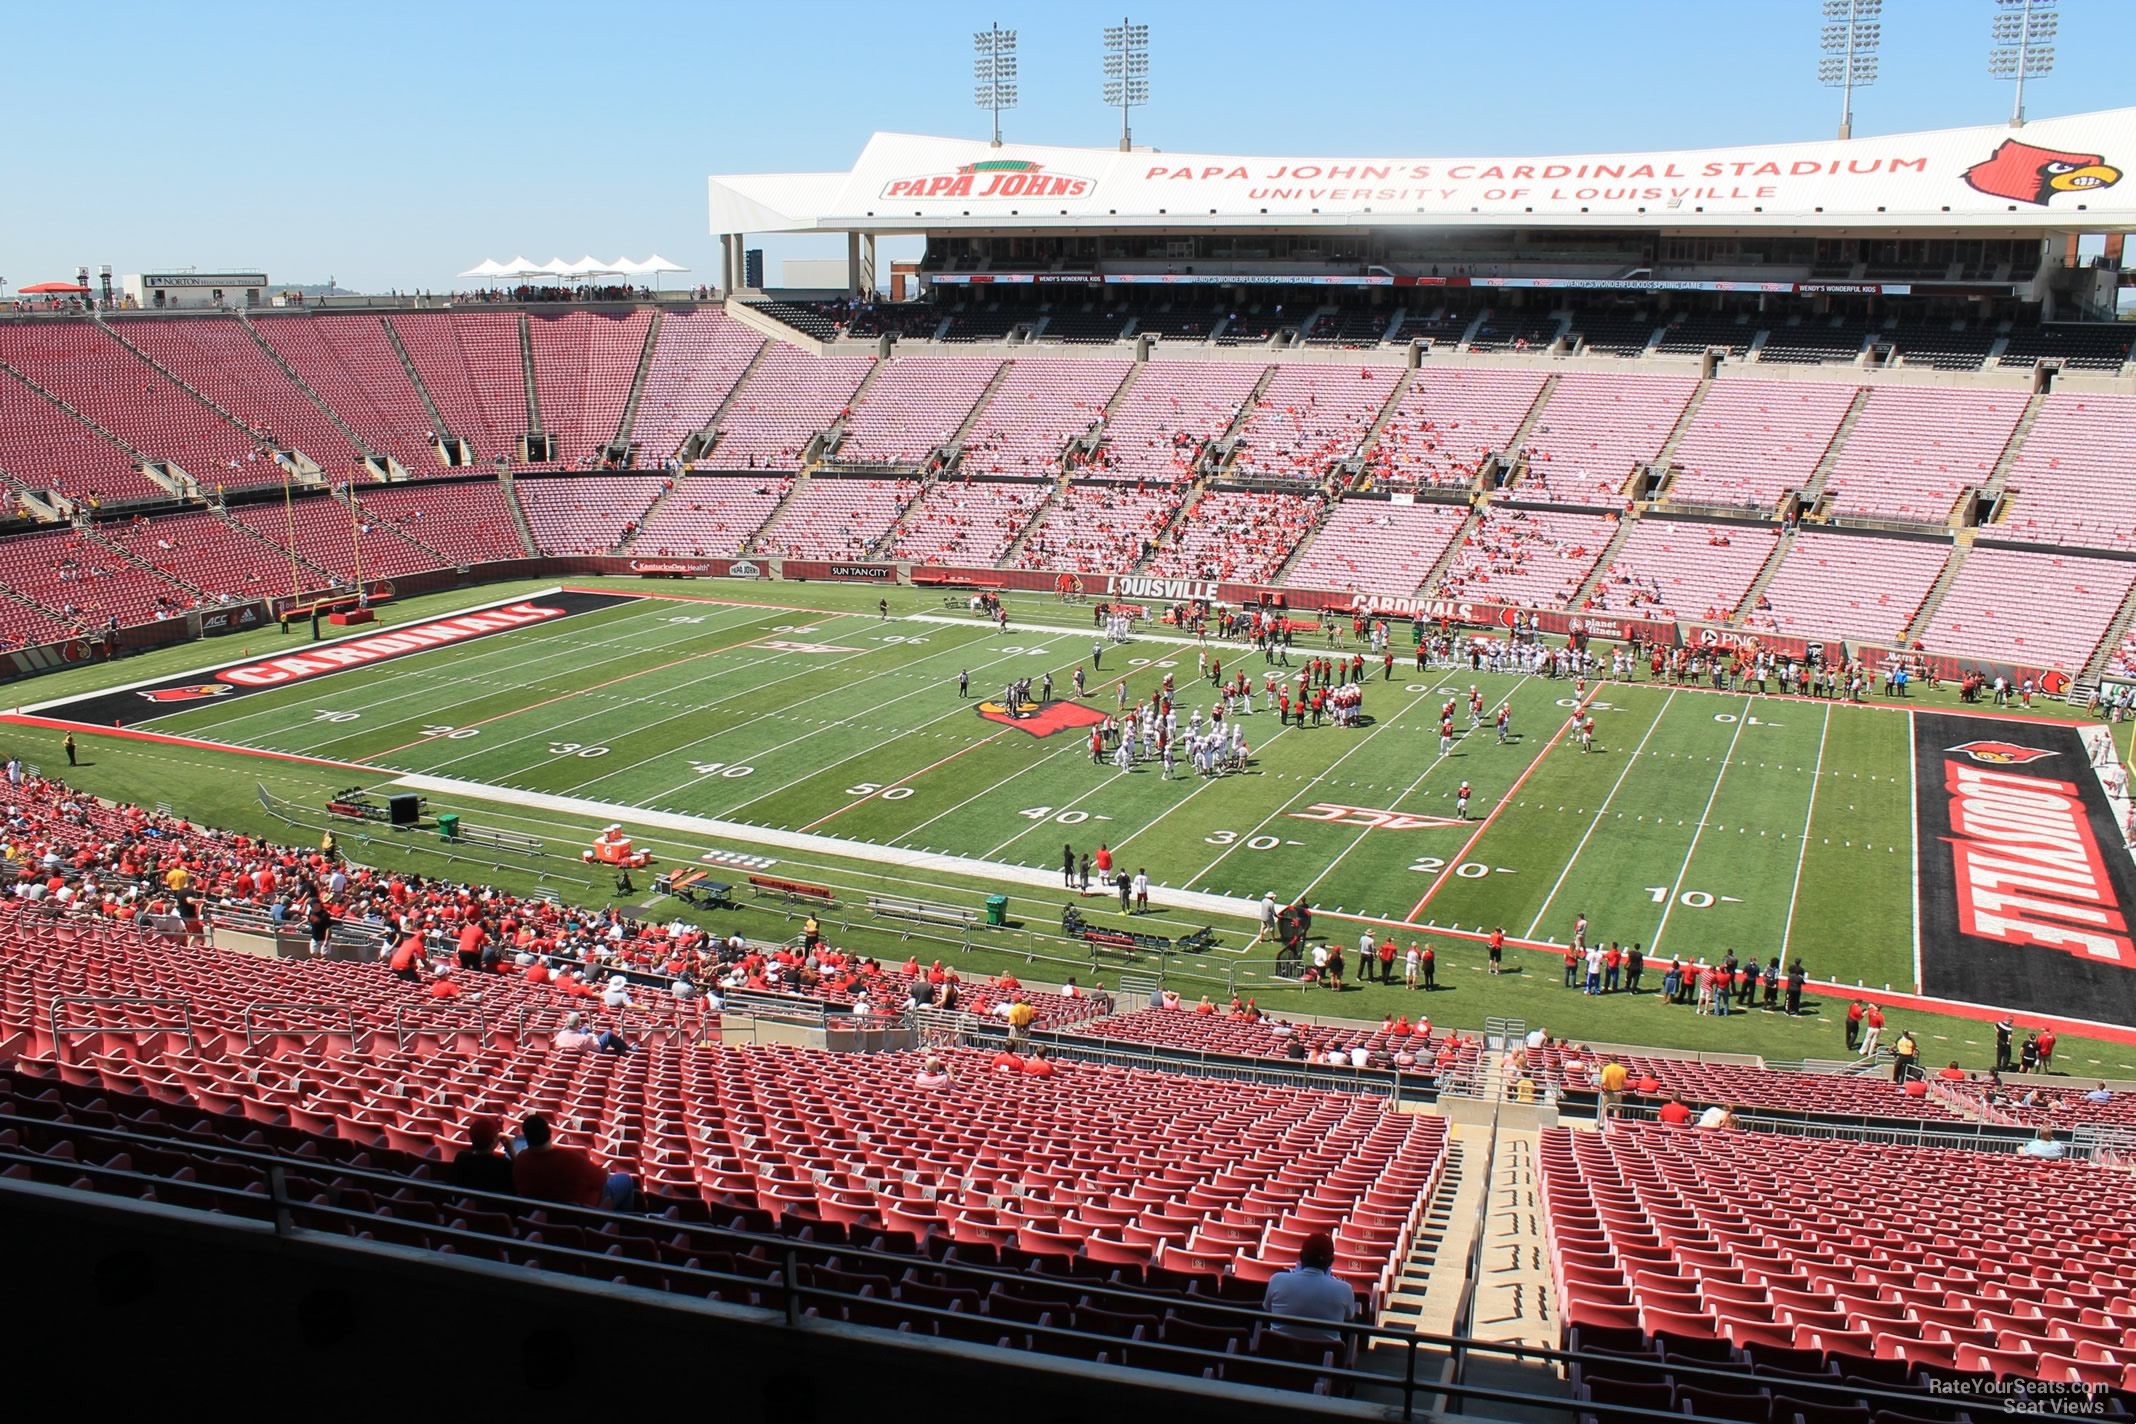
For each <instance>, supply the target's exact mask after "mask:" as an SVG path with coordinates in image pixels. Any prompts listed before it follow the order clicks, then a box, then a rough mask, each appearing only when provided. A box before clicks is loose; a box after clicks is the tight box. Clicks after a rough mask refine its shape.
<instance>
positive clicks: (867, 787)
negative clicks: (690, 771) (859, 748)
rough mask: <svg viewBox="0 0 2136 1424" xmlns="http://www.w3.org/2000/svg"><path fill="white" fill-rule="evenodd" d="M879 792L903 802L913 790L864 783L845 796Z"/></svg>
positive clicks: (850, 787) (848, 789) (879, 783)
mask: <svg viewBox="0 0 2136 1424" xmlns="http://www.w3.org/2000/svg"><path fill="white" fill-rule="evenodd" d="M713 765H714V766H717V765H719V763H718V762H714V763H713ZM748 769H749V768H747V767H743V768H742V770H743V771H747V770H748ZM730 774H731V773H730ZM878 792H880V793H881V796H882V799H883V800H885V801H902V800H904V799H905V798H906V797H908V796H910V795H911V794H912V788H911V787H909V786H893V787H891V788H890V789H889V790H888V791H884V790H883V784H882V783H881V782H880V781H863V782H860V783H858V784H857V785H853V786H848V787H847V788H846V789H845V794H846V795H848V796H874V795H876V794H877V793H878Z"/></svg>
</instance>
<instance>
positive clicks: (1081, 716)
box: [977, 701, 1105, 737]
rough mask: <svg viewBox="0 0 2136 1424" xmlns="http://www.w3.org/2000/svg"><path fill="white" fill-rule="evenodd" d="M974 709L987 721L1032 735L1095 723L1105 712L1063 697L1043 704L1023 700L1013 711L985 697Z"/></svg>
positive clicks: (1046, 735) (1040, 735)
mask: <svg viewBox="0 0 2136 1424" xmlns="http://www.w3.org/2000/svg"><path fill="white" fill-rule="evenodd" d="M977 711H978V713H979V715H980V716H982V717H984V718H986V720H987V721H989V722H999V723H1001V724H1002V725H1003V726H1005V727H1014V728H1015V729H1016V730H1017V731H1019V732H1029V733H1030V734H1031V735H1032V736H1034V737H1050V736H1052V735H1053V734H1054V733H1055V732H1070V731H1075V730H1077V729H1079V728H1083V727H1095V726H1097V725H1098V723H1100V722H1102V721H1104V720H1105V714H1104V713H1103V712H1100V711H1099V710H1098V709H1097V708H1095V707H1085V706H1084V705H1083V704H1082V703H1080V702H1066V701H1056V702H1048V703H1046V704H1045V705H1044V706H1039V705H1038V704H1036V703H1025V704H1023V705H1022V706H1020V707H1018V708H1017V709H1016V710H1015V711H1014V712H1011V711H1009V707H1008V704H1007V703H1005V702H993V701H987V702H982V703H980V704H979V706H978V708H977Z"/></svg>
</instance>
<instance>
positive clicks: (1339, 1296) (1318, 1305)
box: [1261, 1231, 1357, 1340]
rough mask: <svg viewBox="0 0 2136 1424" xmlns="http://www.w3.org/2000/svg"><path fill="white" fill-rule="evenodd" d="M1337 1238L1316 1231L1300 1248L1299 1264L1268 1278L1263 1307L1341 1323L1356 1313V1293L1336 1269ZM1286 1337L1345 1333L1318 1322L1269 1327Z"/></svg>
mask: <svg viewBox="0 0 2136 1424" xmlns="http://www.w3.org/2000/svg"><path fill="white" fill-rule="evenodd" d="M1334 1266H1335V1239H1334V1238H1333V1237H1331V1236H1330V1235H1328V1233H1327V1232H1325V1231H1316V1232H1314V1233H1313V1234H1312V1235H1310V1236H1308V1237H1306V1238H1305V1244H1304V1245H1302V1246H1300V1247H1299V1248H1298V1264H1297V1265H1295V1266H1293V1267H1291V1268H1290V1269H1289V1270H1287V1271H1278V1272H1276V1273H1275V1274H1274V1275H1273V1276H1270V1277H1269V1278H1268V1289H1267V1291H1265V1292H1264V1293H1263V1294H1262V1297H1261V1308H1262V1309H1264V1310H1266V1311H1267V1312H1268V1313H1269V1314H1271V1315H1286V1316H1294V1317H1302V1318H1303V1319H1305V1320H1326V1321H1331V1322H1333V1323H1335V1324H1338V1325H1340V1324H1342V1323H1343V1322H1344V1321H1347V1320H1349V1319H1350V1318H1351V1317H1352V1316H1354V1315H1355V1314H1356V1313H1357V1293H1356V1292H1355V1291H1353V1290H1351V1289H1350V1287H1349V1285H1348V1283H1347V1282H1344V1281H1342V1280H1340V1279H1338V1278H1337V1277H1336V1275H1335V1271H1334ZM1268 1328H1269V1330H1270V1331H1271V1332H1272V1333H1274V1334H1276V1335H1280V1336H1282V1337H1283V1338H1285V1339H1287V1340H1340V1339H1342V1333H1341V1332H1340V1331H1336V1330H1326V1329H1322V1328H1320V1327H1319V1326H1315V1325H1306V1324H1301V1323H1296V1322H1295V1321H1283V1322H1280V1323H1278V1324H1275V1325H1271V1326H1269V1327H1268Z"/></svg>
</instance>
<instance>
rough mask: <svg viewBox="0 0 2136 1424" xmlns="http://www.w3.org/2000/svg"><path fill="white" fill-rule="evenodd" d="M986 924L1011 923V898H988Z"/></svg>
mask: <svg viewBox="0 0 2136 1424" xmlns="http://www.w3.org/2000/svg"><path fill="white" fill-rule="evenodd" d="M986 922H987V923H988V924H990V925H1005V924H1007V923H1008V922H1009V897H1008V896H1006V895H989V896H987V897H986Z"/></svg>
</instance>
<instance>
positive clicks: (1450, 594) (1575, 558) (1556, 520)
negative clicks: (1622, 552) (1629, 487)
mask: <svg viewBox="0 0 2136 1424" xmlns="http://www.w3.org/2000/svg"><path fill="white" fill-rule="evenodd" d="M1616 532H1617V524H1616V521H1615V520H1614V519H1612V518H1611V517H1609V516H1608V515H1602V514H1564V513H1559V512H1556V511H1551V510H1538V509H1509V508H1503V507H1499V508H1493V509H1491V510H1490V511H1489V512H1488V513H1486V514H1485V515H1484V516H1483V519H1482V520H1481V522H1479V523H1478V524H1477V526H1476V528H1475V529H1474V530H1472V531H1471V532H1470V533H1469V536H1468V538H1467V539H1466V540H1465V541H1463V543H1462V545H1461V547H1460V549H1458V550H1457V551H1456V552H1455V554H1454V559H1453V562H1452V563H1451V564H1449V565H1448V566H1447V569H1446V572H1445V574H1444V575H1442V576H1441V577H1440V579H1439V586H1438V587H1437V588H1436V589H1434V590H1432V592H1433V593H1434V594H1435V595H1438V596H1440V597H1446V598H1472V599H1478V600H1483V601H1488V602H1491V603H1508V604H1517V605H1519V606H1521V607H1524V608H1563V607H1564V606H1565V605H1566V604H1567V603H1569V602H1570V601H1571V599H1572V596H1573V595H1574V594H1576V593H1578V592H1579V591H1580V585H1581V584H1582V583H1584V582H1586V580H1587V575H1588V574H1589V573H1590V572H1592V571H1593V569H1594V566H1595V564H1596V562H1597V561H1599V560H1600V559H1601V557H1602V551H1603V550H1604V549H1606V548H1608V547H1609V541H1610V539H1611V538H1612V537H1614V535H1615V534H1616Z"/></svg>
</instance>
